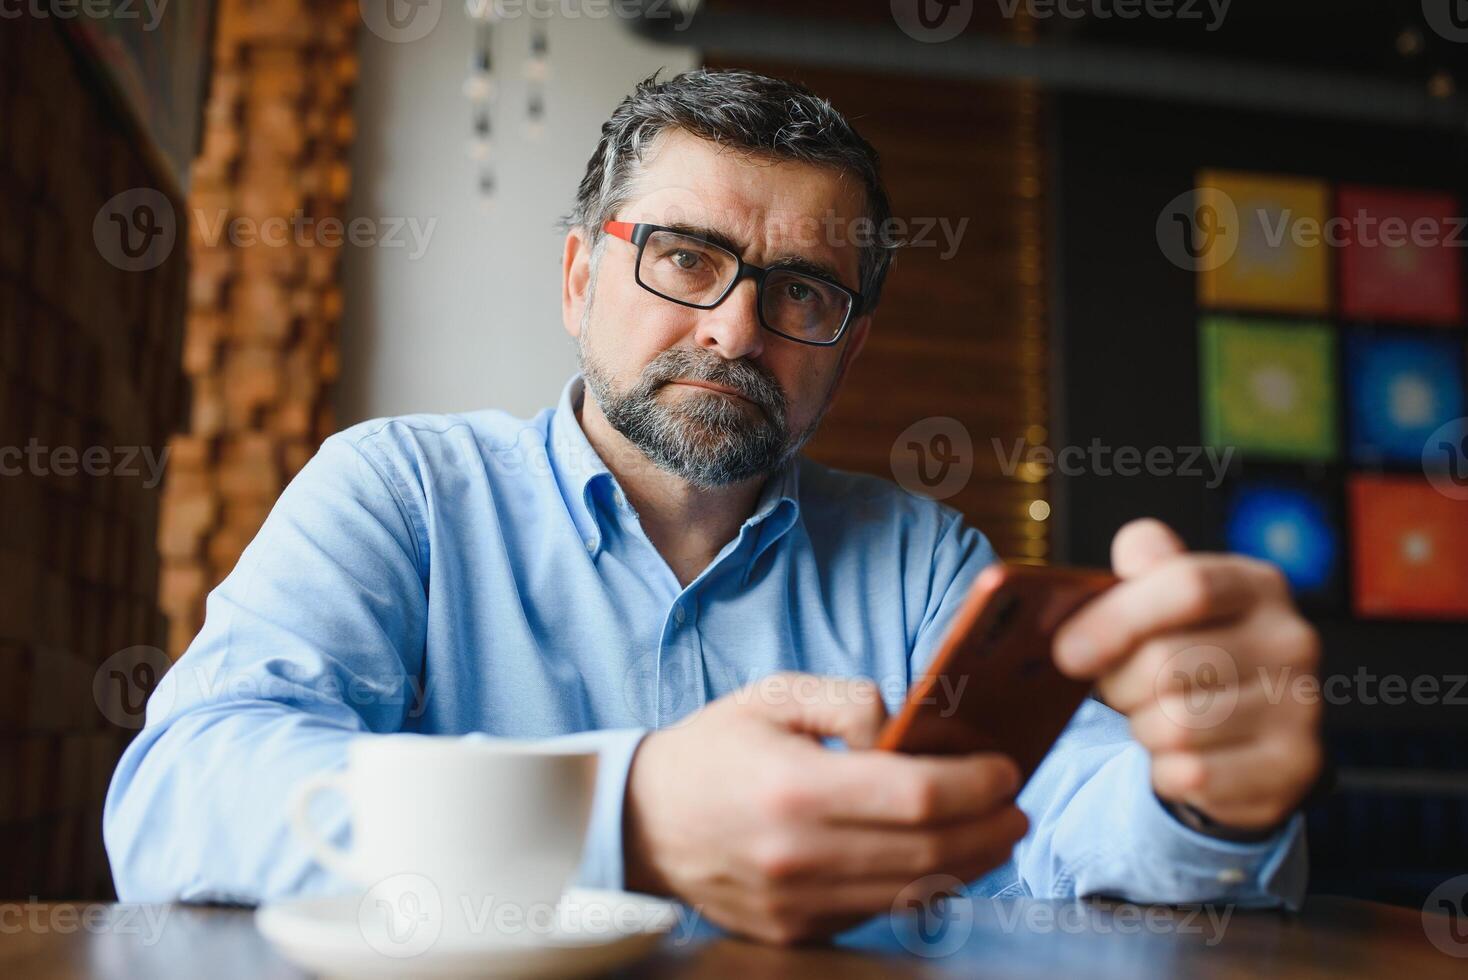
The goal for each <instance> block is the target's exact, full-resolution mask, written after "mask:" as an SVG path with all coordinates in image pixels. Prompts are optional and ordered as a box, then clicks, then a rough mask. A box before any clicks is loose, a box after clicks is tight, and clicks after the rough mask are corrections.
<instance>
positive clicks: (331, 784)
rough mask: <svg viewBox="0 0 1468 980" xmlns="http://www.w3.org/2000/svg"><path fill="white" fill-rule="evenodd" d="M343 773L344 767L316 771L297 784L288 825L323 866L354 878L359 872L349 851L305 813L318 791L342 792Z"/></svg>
mask: <svg viewBox="0 0 1468 980" xmlns="http://www.w3.org/2000/svg"><path fill="white" fill-rule="evenodd" d="M346 775H347V774H346V771H345V770H342V771H337V772H322V773H317V774H316V775H314V776H311V777H310V778H308V779H306V780H305V781H303V782H302V783H301V784H300V785H299V786H297V787H296V792H295V796H294V797H292V799H291V829H292V830H293V831H295V834H296V836H297V837H299V838H300V839H301V841H302V842H303V843H304V844H305V845H306V849H307V850H308V851H310V852H311V856H312V857H314V858H315V859H316V860H317V861H318V862H319V863H320V864H321V865H322V866H323V867H325V868H327V869H328V870H330V871H334V872H336V873H337V874H339V875H341V876H342V877H343V878H346V879H348V880H349V881H354V882H355V881H357V880H358V879H359V878H360V877H361V876H360V875H359V874H358V873H357V868H356V864H355V862H354V861H353V860H352V855H351V854H350V853H349V852H347V851H344V850H342V849H341V848H339V847H337V846H336V845H334V844H332V843H331V842H330V841H328V840H327V839H326V838H325V837H322V836H321V833H320V831H318V830H317V829H316V825H315V824H313V823H312V822H311V817H310V815H309V814H308V813H307V811H308V810H309V809H310V807H311V800H312V799H313V798H314V797H315V796H316V794H317V793H320V792H322V791H324V790H330V789H334V790H336V791H337V792H338V793H341V792H344V791H345V786H344V783H345V781H346Z"/></svg>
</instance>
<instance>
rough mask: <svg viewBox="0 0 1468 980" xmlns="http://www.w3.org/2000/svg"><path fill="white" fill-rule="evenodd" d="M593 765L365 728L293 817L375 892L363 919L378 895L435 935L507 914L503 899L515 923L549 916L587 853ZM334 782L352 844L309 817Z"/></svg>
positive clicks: (318, 850)
mask: <svg viewBox="0 0 1468 980" xmlns="http://www.w3.org/2000/svg"><path fill="white" fill-rule="evenodd" d="M596 767H597V754H596V752H595V751H567V750H564V749H556V748H554V747H547V746H543V745H538V744H536V743H533V742H515V741H506V740H500V739H489V738H458V737H450V736H432V735H412V734H400V735H367V736H362V737H360V738H357V739H355V740H353V741H352V743H351V744H350V745H349V746H348V748H347V767H346V768H345V769H344V770H341V771H337V772H329V773H322V774H320V775H317V776H313V777H311V778H309V779H307V780H306V781H304V782H303V783H302V784H301V785H300V786H299V788H298V789H297V790H296V795H295V798H294V800H293V801H292V804H291V824H292V827H293V829H294V830H295V832H296V834H297V835H298V836H299V837H300V838H301V839H302V840H303V841H304V842H305V844H306V846H307V847H308V848H309V850H310V851H311V853H312V855H313V856H314V857H315V858H316V860H318V861H319V862H321V864H322V865H323V866H325V867H326V868H328V869H330V870H331V871H333V872H335V873H337V874H339V875H340V876H342V877H343V878H346V879H348V880H349V881H352V882H354V883H356V884H358V885H361V886H363V887H364V888H367V889H368V890H369V894H368V896H366V897H364V913H363V914H364V915H365V914H367V910H366V906H367V904H368V902H367V899H368V898H372V899H373V900H374V901H375V902H376V903H377V904H379V905H383V906H384V907H387V908H390V909H392V910H395V912H394V914H395V913H396V912H405V913H408V914H411V915H415V916H417V913H418V912H419V911H422V912H424V913H425V914H430V915H431V916H432V917H433V919H434V920H435V921H434V923H433V925H434V930H433V935H434V937H436V936H437V935H438V934H439V931H440V930H441V931H442V932H444V933H446V934H451V935H456V936H457V935H471V934H475V933H479V932H483V931H486V930H490V929H494V928H496V925H495V924H496V923H497V922H504V921H506V919H505V918H504V917H503V916H499V915H497V914H496V913H498V912H502V911H504V909H503V907H505V906H509V907H511V910H512V911H513V912H514V913H515V916H512V917H511V918H516V917H518V918H516V920H517V921H524V918H523V917H525V916H531V917H533V916H535V915H536V913H537V911H543V910H546V909H549V910H550V912H551V913H552V914H554V910H555V908H556V906H557V903H558V902H559V901H560V898H561V895H562V893H563V892H564V891H565V889H566V886H567V885H568V884H569V883H570V881H571V876H572V875H573V874H575V871H576V867H577V865H578V864H579V863H580V861H581V851H582V847H583V844H584V842H585V838H586V830H587V823H588V821H589V819H590V816H591V803H592V796H593V793H594V790H595V788H596ZM328 789H330V790H336V791H337V792H340V793H341V794H342V795H343V796H345V797H346V799H347V802H348V807H349V809H348V812H349V815H350V816H349V819H350V823H351V836H352V844H351V848H350V850H343V849H340V848H338V847H336V846H335V845H333V844H332V843H330V842H329V841H327V840H326V839H325V838H324V837H322V835H321V833H320V831H319V830H318V829H317V828H316V826H315V825H314V824H313V823H312V821H311V819H310V816H309V813H308V811H309V808H310V805H311V801H312V799H313V798H314V797H315V796H316V794H318V793H320V792H322V791H325V790H328ZM491 906H495V907H499V908H493V907H491ZM418 918H422V916H418ZM420 938H421V935H420Z"/></svg>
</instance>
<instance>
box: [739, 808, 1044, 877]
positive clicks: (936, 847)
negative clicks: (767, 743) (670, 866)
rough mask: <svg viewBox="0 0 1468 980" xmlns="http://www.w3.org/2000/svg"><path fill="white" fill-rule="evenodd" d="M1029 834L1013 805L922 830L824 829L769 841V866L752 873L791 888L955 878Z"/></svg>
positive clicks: (885, 827) (848, 826)
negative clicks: (930, 876)
mask: <svg viewBox="0 0 1468 980" xmlns="http://www.w3.org/2000/svg"><path fill="white" fill-rule="evenodd" d="M1028 830H1029V820H1028V818H1027V817H1026V816H1025V814H1024V812H1023V811H1022V810H1020V809H1019V808H1018V807H1016V806H1013V805H1010V806H1005V807H1002V808H1001V809H998V810H995V811H992V812H990V813H987V814H985V815H983V816H981V817H979V818H977V819H973V820H961V821H954V822H952V823H947V824H940V825H937V826H924V827H923V828H921V829H912V828H904V827H893V826H890V825H870V824H868V825H862V826H858V825H854V824H837V825H829V824H827V825H822V826H819V827H815V828H807V829H806V830H804V831H802V832H801V833H800V834H799V835H795V834H792V835H791V836H789V837H788V838H783V839H782V838H781V837H780V836H778V835H775V836H772V839H771V841H770V842H769V843H768V844H767V845H766V847H767V849H768V850H767V853H765V854H763V855H762V857H764V858H765V859H766V860H767V861H768V864H767V866H765V867H753V868H751V869H750V870H751V871H752V872H753V873H754V874H756V875H763V876H769V877H774V878H777V879H780V880H782V881H786V882H789V883H791V884H794V883H805V882H812V881H824V882H828V883H833V884H834V883H840V882H844V881H849V880H853V879H872V878H884V877H895V876H901V875H906V876H907V877H909V878H912V877H917V876H921V875H926V874H934V873H937V872H939V871H944V872H948V873H954V872H953V869H955V868H966V867H969V866H970V865H971V864H972V863H974V862H975V861H980V862H982V861H983V860H987V859H988V858H989V857H990V856H992V855H994V854H997V853H1000V852H1001V851H1006V850H1007V849H1009V848H1012V847H1013V846H1014V845H1015V844H1016V843H1018V842H1019V841H1020V840H1021V839H1022V838H1023V837H1024V835H1025V834H1026V833H1027V832H1028ZM754 863H756V864H758V861H756V862H754Z"/></svg>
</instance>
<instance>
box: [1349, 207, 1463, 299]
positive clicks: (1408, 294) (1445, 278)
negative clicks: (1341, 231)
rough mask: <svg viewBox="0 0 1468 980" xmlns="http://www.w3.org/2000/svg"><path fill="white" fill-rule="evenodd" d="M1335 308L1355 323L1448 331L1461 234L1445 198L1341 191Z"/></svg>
mask: <svg viewBox="0 0 1468 980" xmlns="http://www.w3.org/2000/svg"><path fill="white" fill-rule="evenodd" d="M1336 210H1337V211H1338V212H1339V214H1338V217H1339V219H1340V220H1341V222H1343V223H1344V224H1343V227H1344V228H1345V229H1346V234H1345V235H1344V244H1343V245H1342V247H1341V252H1340V299H1341V302H1340V307H1341V314H1342V315H1343V316H1347V317H1350V318H1352V319H1356V320H1374V321H1392V322H1400V323H1423V324H1433V325H1442V326H1456V325H1457V324H1459V323H1461V322H1462V320H1463V258H1462V256H1463V249H1464V248H1465V247H1468V231H1465V229H1464V227H1463V226H1462V223H1463V210H1462V207H1461V204H1460V202H1459V201H1458V199H1457V198H1456V197H1455V196H1454V195H1452V194H1446V193H1437V192H1424V191H1406V190H1389V189H1385V188H1374V187H1357V186H1349V185H1347V186H1342V187H1341V189H1340V193H1339V196H1338V197H1337V200H1336Z"/></svg>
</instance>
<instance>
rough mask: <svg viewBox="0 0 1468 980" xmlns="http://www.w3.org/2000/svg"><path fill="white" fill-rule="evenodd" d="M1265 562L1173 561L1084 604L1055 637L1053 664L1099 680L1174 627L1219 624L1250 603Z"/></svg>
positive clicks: (1196, 558) (1261, 584) (1195, 558)
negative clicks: (1097, 677)
mask: <svg viewBox="0 0 1468 980" xmlns="http://www.w3.org/2000/svg"><path fill="white" fill-rule="evenodd" d="M1264 577H1265V573H1264V571H1263V565H1262V563H1259V562H1251V561H1249V560H1247V559H1242V558H1238V557H1236V556H1232V555H1189V556H1186V557H1182V558H1173V559H1171V560H1169V561H1167V562H1164V563H1162V564H1161V565H1158V566H1156V567H1154V568H1153V569H1152V570H1151V571H1149V572H1147V573H1146V574H1145V575H1142V576H1141V577H1139V578H1133V579H1129V580H1128V581H1125V582H1122V583H1121V584H1120V585H1117V586H1115V587H1114V588H1112V589H1109V590H1108V591H1106V592H1105V593H1103V594H1102V595H1100V596H1098V597H1097V598H1095V599H1093V600H1092V601H1091V602H1088V603H1087V604H1086V605H1084V606H1082V607H1081V609H1080V611H1078V612H1077V613H1076V614H1075V615H1074V616H1072V617H1071V618H1070V619H1068V620H1066V621H1065V623H1064V624H1063V625H1062V626H1061V628H1060V630H1059V632H1058V633H1057V634H1056V637H1055V662H1056V664H1057V665H1058V666H1059V667H1060V669H1061V670H1062V671H1064V672H1065V673H1067V674H1069V675H1070V676H1072V677H1096V676H1098V675H1100V674H1102V673H1105V672H1106V671H1108V670H1110V669H1112V668H1113V667H1115V666H1116V665H1117V664H1118V663H1119V662H1120V661H1121V660H1122V659H1123V658H1125V657H1126V656H1128V655H1129V654H1130V653H1131V652H1132V650H1134V649H1135V648H1136V647H1137V646H1139V645H1140V644H1141V643H1143V642H1145V641H1146V640H1148V639H1150V638H1151V637H1153V636H1156V635H1158V634H1160V633H1164V632H1166V631H1168V630H1176V629H1184V628H1188V627H1195V626H1203V625H1206V624H1208V623H1213V622H1218V621H1221V620H1224V619H1227V618H1228V617H1230V616H1236V615H1238V614H1239V613H1241V612H1243V611H1245V610H1247V609H1249V608H1250V607H1252V606H1253V605H1254V604H1255V603H1256V602H1257V601H1258V599H1259V596H1260V594H1261V591H1262V590H1263V589H1265V588H1267V587H1268V586H1267V583H1264V582H1263V578H1264Z"/></svg>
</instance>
